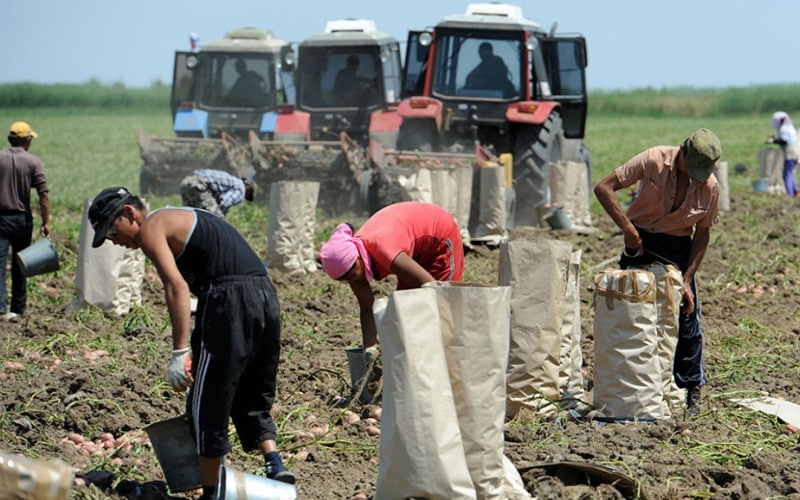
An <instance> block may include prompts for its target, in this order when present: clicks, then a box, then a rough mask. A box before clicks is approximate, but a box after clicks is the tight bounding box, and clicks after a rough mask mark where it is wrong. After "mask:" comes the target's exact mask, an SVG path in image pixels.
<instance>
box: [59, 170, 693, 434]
mask: <svg viewBox="0 0 800 500" xmlns="http://www.w3.org/2000/svg"><path fill="white" fill-rule="evenodd" d="M315 184H316V183H302V182H301V183H298V182H289V183H277V184H276V185H275V186H273V188H272V191H273V192H272V193H271V194H272V195H271V196H270V214H273V215H274V216H273V217H270V218H269V223H268V242H269V245H268V248H269V249H268V255H267V261H266V265H267V266H268V267H273V268H277V269H279V270H282V271H288V272H292V271H297V270H298V269H300V270H301V271H302V272H311V271H313V270H315V269H316V265H317V264H316V259H315V256H314V248H313V234H314V214H315V211H316V203H315V200H316V198H315V194H316V192H317V189H315V188H318V186H315ZM90 203H91V200H86V201H85V203H84V214H83V217H84V221H83V224H82V225H81V243H80V250H79V258H78V270H77V273H76V288H77V291H78V294H77V295H78V296H77V297H76V298H75V300H73V301H72V303H71V304H70V305H69V306H68V308H74V307H77V306H79V305H82V304H84V303H90V304H94V305H97V306H99V307H101V308H102V309H104V310H105V311H107V312H113V313H116V314H120V315H124V314H126V313H127V312H128V311H129V310H130V308H131V307H133V306H135V305H141V300H142V294H141V286H142V281H143V276H144V266H145V258H144V255H143V254H142V252H139V251H137V250H129V249H125V248H123V247H120V246H116V245H103V246H102V247H100V248H91V239H92V238H91V236H92V235H91V234H90V233H91V225H90V224H89V223H88V220H87V217H88V216H87V213H88V207H89V205H90ZM299 221H300V222H302V223H301V224H298V222H299ZM286 228H291V229H292V230H291V231H287V230H286ZM286 235H289V237H285V236H286ZM298 238H300V239H305V240H307V241H308V242H309V244H308V245H299V244H298ZM580 262H581V251H580V250H578V249H574V248H573V247H572V245H571V244H569V243H567V242H562V241H556V240H548V239H542V240H516V241H515V240H512V241H504V243H503V244H502V245H501V252H500V259H499V278H498V283H499V284H500V285H503V286H510V287H511V289H512V290H513V293H512V295H511V299H510V300H511V329H510V332H511V335H510V348H509V353H510V354H509V356H508V380H507V392H508V394H507V398H506V406H507V407H506V410H505V413H506V417H507V418H513V417H514V416H515V415H516V414H517V412H518V411H519V409H520V408H523V407H526V408H529V409H533V410H534V411H536V412H537V413H545V414H546V413H549V412H552V411H557V410H563V409H574V408H577V407H581V406H582V407H584V408H585V407H586V406H587V405H592V406H593V407H594V408H596V409H598V410H600V411H601V412H602V413H603V414H604V415H606V416H608V417H610V418H623V419H624V418H662V417H667V416H669V415H671V414H672V413H673V412H674V411H675V410H677V409H679V405H681V404H682V401H683V398H682V395H681V394H680V392H681V391H680V390H679V389H678V388H677V387H676V386H675V385H674V382H673V377H672V370H671V366H672V360H673V353H674V348H675V343H676V342H677V315H678V304H679V303H680V283H681V279H680V272H679V271H678V270H677V269H675V268H672V267H671V266H667V267H664V266H660V265H655V266H653V268H652V269H645V270H629V271H622V270H613V269H609V270H606V271H604V272H603V273H600V274H599V275H598V276H597V277H595V294H596V296H597V297H598V298H599V300H596V301H595V308H596V314H595V321H594V342H595V346H594V356H595V359H594V380H593V388H594V394H593V397H591V398H590V397H588V396H587V394H586V393H585V388H584V379H583V374H582V365H583V355H582V351H581V311H580V292H579V283H580V276H579V274H580Z"/></svg>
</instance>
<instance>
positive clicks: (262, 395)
mask: <svg viewBox="0 0 800 500" xmlns="http://www.w3.org/2000/svg"><path fill="white" fill-rule="evenodd" d="M89 220H90V221H91V223H92V227H93V229H94V233H95V234H94V240H93V242H92V246H93V247H99V246H100V245H102V244H103V242H104V241H105V240H107V239H108V240H111V241H112V242H113V243H114V244H116V245H121V246H124V247H127V248H139V249H141V250H142V251H143V252H144V253H145V255H147V257H148V258H149V259H150V260H151V261H152V262H153V264H154V265H155V266H156V269H157V270H158V274H159V276H160V277H161V280H162V282H163V283H164V292H165V296H166V302H167V309H168V311H169V317H170V322H171V323H172V348H173V351H172V359H171V361H170V363H169V367H168V369H167V374H168V378H169V381H170V383H171V384H172V386H173V387H174V388H175V389H176V390H178V391H185V390H187V389H189V394H188V396H187V405H186V406H187V414H188V416H189V417H190V418H191V421H192V424H193V426H194V431H195V436H196V437H197V446H198V449H199V451H200V453H199V458H200V468H201V477H202V480H203V496H202V497H201V498H213V497H214V494H215V492H216V488H217V479H218V476H219V469H220V467H221V463H222V460H223V458H224V456H225V455H226V454H227V453H228V452H229V451H230V449H231V444H230V441H229V440H228V419H229V418H231V419H232V420H233V422H234V424H235V426H236V430H237V433H238V434H239V438H240V440H241V443H242V447H243V448H244V449H245V451H250V450H254V449H258V450H259V451H260V452H261V454H262V455H263V456H264V460H265V464H266V470H267V477H268V478H270V479H275V480H277V481H282V482H285V483H291V484H294V482H295V477H294V474H292V473H291V472H289V471H288V470H286V468H285V467H284V466H283V463H282V461H281V458H280V455H279V454H278V451H277V445H276V442H275V439H276V437H277V429H276V426H275V423H274V421H273V420H272V417H271V415H270V411H271V409H272V403H273V401H274V399H275V386H276V378H277V372H278V361H279V358H280V306H279V304H278V298H277V295H276V293H275V288H274V287H273V286H272V283H271V282H270V280H269V277H268V276H267V273H266V269H265V268H264V265H263V263H262V262H261V259H260V258H259V257H258V255H257V254H256V253H255V252H254V251H253V249H252V248H250V246H249V245H248V244H247V241H246V240H245V239H244V238H243V237H242V235H241V234H240V233H239V232H238V231H237V230H236V228H234V227H233V226H231V225H230V224H228V223H227V222H225V221H224V220H223V219H222V218H221V217H218V216H216V215H213V214H211V213H210V212H206V211H204V210H198V209H192V208H186V207H182V208H162V209H159V210H154V211H148V209H147V208H146V207H145V206H144V204H143V202H142V201H141V199H140V198H139V197H137V196H134V195H132V194H131V193H130V192H129V191H128V190H127V189H125V188H124V187H113V188H107V189H104V190H103V191H101V192H100V193H99V194H98V195H97V197H95V199H94V201H93V202H92V205H91V207H89ZM190 292H191V293H194V294H195V295H196V296H197V298H198V307H197V312H196V315H195V324H194V329H193V331H192V333H191V338H190V335H189V330H190V323H191V311H190V305H189V301H190V295H191V294H190ZM257 305H260V306H257ZM190 341H191V348H190ZM190 350H191V353H190ZM229 388H233V389H229Z"/></svg>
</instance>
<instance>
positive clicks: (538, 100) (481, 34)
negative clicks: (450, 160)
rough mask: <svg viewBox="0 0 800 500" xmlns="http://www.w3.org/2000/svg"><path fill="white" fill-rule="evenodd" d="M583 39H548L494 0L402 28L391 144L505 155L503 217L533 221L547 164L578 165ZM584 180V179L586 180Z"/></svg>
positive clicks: (581, 156)
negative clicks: (509, 170) (418, 27)
mask: <svg viewBox="0 0 800 500" xmlns="http://www.w3.org/2000/svg"><path fill="white" fill-rule="evenodd" d="M586 65H587V55H586V40H585V39H584V38H583V36H581V35H558V36H557V35H556V34H555V26H554V27H553V29H551V30H550V31H547V30H544V29H543V28H541V27H540V26H539V25H538V24H536V23H534V22H533V21H530V20H528V19H525V18H524V17H523V14H522V9H521V8H520V7H517V6H513V5H508V4H500V3H479V4H470V5H469V6H468V7H467V11H466V13H465V14H463V15H453V16H447V17H445V18H444V19H443V20H442V21H441V22H439V23H438V24H437V25H436V26H435V27H434V28H433V29H432V30H430V31H424V32H417V31H414V32H410V33H409V37H408V46H407V50H406V62H405V68H404V75H403V87H402V90H401V97H402V100H401V102H400V104H399V107H398V114H399V115H400V117H401V119H402V122H401V125H400V129H399V134H398V140H397V149H398V150H406V151H408V150H416V151H417V152H418V153H419V154H420V155H423V156H424V155H425V152H428V151H429V152H440V153H441V152H458V151H465V152H469V151H474V150H475V146H476V144H478V145H480V146H481V147H483V148H485V149H487V150H489V151H491V152H492V153H494V154H495V155H498V156H499V155H500V154H503V153H512V154H513V158H514V165H513V188H514V198H515V209H514V219H513V221H512V222H513V223H514V224H516V225H530V226H539V225H541V221H542V218H543V213H544V211H545V210H546V209H547V206H548V204H549V202H550V191H549V180H548V166H549V164H550V163H551V162H556V161H559V160H574V161H583V162H585V163H586V165H587V168H589V169H590V168H591V166H590V153H589V149H588V147H586V145H585V144H584V143H583V140H582V139H583V137H584V132H585V124H586V107H587V100H586V73H585V70H586ZM589 179H591V177H590V176H589Z"/></svg>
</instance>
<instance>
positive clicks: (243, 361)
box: [187, 276, 281, 457]
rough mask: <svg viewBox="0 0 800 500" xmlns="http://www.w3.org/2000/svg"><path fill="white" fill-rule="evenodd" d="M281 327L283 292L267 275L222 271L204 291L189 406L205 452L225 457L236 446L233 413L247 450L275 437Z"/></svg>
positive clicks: (197, 321)
mask: <svg viewBox="0 0 800 500" xmlns="http://www.w3.org/2000/svg"><path fill="white" fill-rule="evenodd" d="M280 330H281V319H280V305H279V303H278V296H277V294H276V292H275V288H274V286H273V285H272V283H271V282H270V281H269V278H267V277H266V276H227V277H222V278H216V279H215V280H214V281H213V282H212V283H211V285H210V287H209V289H208V291H207V292H206V293H205V294H203V295H202V296H201V297H199V302H198V307H197V315H196V317H195V329H194V331H193V332H192V339H191V343H192V372H193V375H194V384H193V385H192V388H191V390H190V391H189V395H188V397H187V412H188V414H189V416H190V417H191V418H192V422H193V424H194V429H195V436H196V438H197V443H198V450H199V454H200V455H201V456H204V457H221V456H223V455H225V454H227V453H228V452H229V451H230V449H231V443H230V441H229V439H228V419H229V418H230V419H231V420H232V421H233V425H234V426H235V428H236V432H237V434H238V435H239V441H240V443H241V445H242V448H243V449H244V451H251V450H254V449H256V448H257V447H258V443H260V442H261V441H264V440H267V439H270V440H274V439H276V437H277V427H276V425H275V422H274V421H273V419H272V415H271V413H270V412H271V410H272V404H273V402H274V400H275V392H276V379H277V375H278V361H279V359H280V342H281V339H280Z"/></svg>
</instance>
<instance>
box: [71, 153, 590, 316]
mask: <svg viewBox="0 0 800 500" xmlns="http://www.w3.org/2000/svg"><path fill="white" fill-rule="evenodd" d="M550 173H551V175H550V178H551V190H552V193H553V199H554V200H556V201H558V202H559V203H560V204H562V205H563V206H564V207H566V208H565V213H566V217H567V218H568V220H571V222H572V225H573V226H575V227H588V226H590V225H591V218H590V215H589V206H588V191H587V189H588V187H587V186H588V180H587V178H586V175H587V173H586V164H585V163H579V162H559V163H556V164H553V165H551V168H550ZM473 182H477V183H479V184H480V190H479V193H478V197H477V198H478V199H476V200H473V199H472V192H473ZM507 184H508V171H507V168H506V167H505V166H503V165H501V164H499V163H497V162H489V163H486V164H485V165H483V166H481V167H480V168H478V169H477V174H475V173H474V172H473V169H472V168H471V167H470V168H464V167H455V168H442V169H424V168H420V169H417V170H415V173H414V174H413V175H410V176H408V177H403V178H399V179H398V185H400V186H401V187H402V190H403V200H406V201H424V202H429V203H436V204H437V205H439V206H441V207H442V208H445V209H446V210H448V211H449V212H450V213H452V214H453V215H454V217H455V218H456V221H458V224H459V229H460V232H461V236H462V240H463V241H464V243H465V245H466V246H471V244H472V242H473V241H476V242H482V243H488V244H495V245H497V244H499V243H500V242H502V241H504V240H505V239H507V237H508V228H509V226H510V225H511V223H512V222H511V219H512V218H513V205H514V199H513V197H514V194H513V190H512V189H509V188H508V187H507ZM568 186H571V187H570V188H567V187H568ZM318 197H319V183H318V182H311V181H283V182H277V183H274V184H273V185H272V186H271V188H270V196H269V213H270V215H271V216H270V217H269V220H268V225H267V242H268V245H267V257H266V259H265V262H264V264H265V265H266V266H267V267H269V268H271V269H274V270H277V271H280V272H283V273H289V274H305V273H310V272H314V271H315V270H316V269H317V262H316V256H315V249H314V229H315V222H316V213H317V201H318ZM90 205H91V200H89V199H87V200H84V209H83V220H82V223H81V234H80V245H79V255H78V269H77V274H76V279H75V285H76V297H75V299H74V300H73V301H72V302H71V303H70V304H69V305H68V306H67V310H73V309H75V308H77V307H80V306H82V305H84V304H92V305H95V306H98V307H100V308H101V309H103V310H104V311H106V312H109V313H115V314H118V315H124V314H127V313H128V312H129V311H130V309H131V308H132V307H134V306H138V305H141V299H142V298H141V286H142V281H143V277H144V267H145V259H144V256H143V255H142V253H141V252H139V251H136V250H128V249H125V248H122V247H119V246H116V245H103V246H101V247H100V248H92V247H91V240H92V234H91V231H92V230H91V225H90V224H89V222H88V207H89V206H90Z"/></svg>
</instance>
